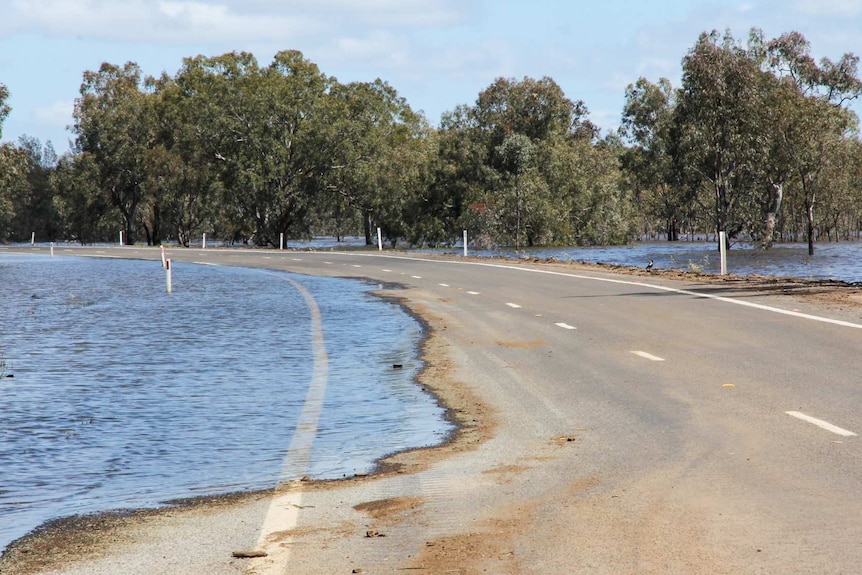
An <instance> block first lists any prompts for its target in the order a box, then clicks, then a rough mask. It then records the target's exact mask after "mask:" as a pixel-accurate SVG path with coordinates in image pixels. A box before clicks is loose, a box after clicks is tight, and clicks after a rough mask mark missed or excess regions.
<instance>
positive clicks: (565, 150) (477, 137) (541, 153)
mask: <svg viewBox="0 0 862 575" xmlns="http://www.w3.org/2000/svg"><path fill="white" fill-rule="evenodd" d="M462 115H463V116H464V118H463V121H462V122H461V125H456V126H457V128H458V132H457V133H459V134H461V135H462V137H464V138H469V139H470V140H472V142H473V145H472V146H463V147H462V150H471V151H472V152H471V154H472V155H471V156H470V158H471V161H472V162H473V164H472V165H471V167H470V168H469V170H468V171H466V173H465V175H467V176H469V177H471V178H472V179H473V184H472V185H471V186H470V187H469V188H468V189H469V191H470V194H469V195H466V196H465V197H464V198H463V199H462V203H464V204H466V206H467V209H466V210H465V211H464V217H465V219H470V220H472V222H471V223H473V225H474V226H476V227H478V228H479V229H480V230H481V231H482V233H485V234H487V235H488V236H489V237H490V238H491V239H492V240H493V241H505V242H510V243H512V244H514V245H515V246H516V247H520V245H521V241H522V238H523V240H524V241H525V243H526V244H527V245H533V244H539V243H542V244H550V243H558V244H559V243H568V242H571V241H580V242H585V243H589V242H592V241H593V240H594V239H595V238H596V237H597V235H596V234H595V233H593V232H591V231H589V228H590V225H591V224H592V223H593V221H592V218H593V217H594V216H595V217H602V216H601V215H600V214H601V213H602V212H603V210H604V209H605V208H610V207H611V206H612V205H613V204H614V201H611V202H610V203H608V204H602V201H603V198H606V197H607V198H609V197H610V196H605V195H604V194H603V192H606V191H608V190H607V189H605V190H603V191H601V192H600V191H599V190H597V189H596V188H594V187H592V186H593V184H595V183H596V181H595V180H592V179H591V174H590V173H589V170H583V171H582V170H580V168H582V167H586V166H592V167H596V166H595V165H594V164H592V163H591V161H592V160H593V159H596V158H597V157H598V156H595V155H593V154H592V152H593V151H594V149H593V148H594V147H595V145H596V143H597V141H596V136H597V134H598V130H597V129H596V128H595V126H594V125H593V124H592V123H591V122H590V121H589V119H588V111H587V108H586V106H584V104H583V102H581V101H572V100H570V99H568V98H567V97H566V96H565V94H564V93H563V91H562V89H561V88H560V87H559V85H557V84H556V83H555V82H554V81H553V80H551V79H550V78H542V79H540V80H535V79H532V78H524V79H523V80H520V81H518V80H513V79H505V78H498V79H497V80H496V81H495V82H494V83H493V84H491V85H490V86H489V87H488V88H487V89H485V90H483V91H482V92H481V93H480V94H479V97H478V98H477V100H476V104H475V106H473V107H470V108H465V109H464V110H463V111H462ZM606 159H608V161H609V164H608V167H610V169H611V170H615V171H616V172H617V173H618V172H619V166H618V163H617V161H616V158H606ZM477 160H478V162H480V163H477ZM581 160H584V163H583V165H582V166H579V165H578V164H579V162H580V161H581ZM573 178H574V179H573ZM619 183H620V182H619V181H617V182H616V183H615V184H614V185H617V184H619ZM626 201H628V200H626ZM599 206H601V207H600V208H599ZM605 215H606V214H605ZM610 221H614V219H613V218H612V219H611V220H610ZM611 235H615V234H611ZM622 235H626V233H623V234H622Z"/></svg>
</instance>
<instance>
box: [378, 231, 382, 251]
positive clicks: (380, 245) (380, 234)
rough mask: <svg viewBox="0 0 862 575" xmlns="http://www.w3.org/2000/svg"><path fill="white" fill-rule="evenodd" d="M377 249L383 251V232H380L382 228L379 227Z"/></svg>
mask: <svg viewBox="0 0 862 575" xmlns="http://www.w3.org/2000/svg"><path fill="white" fill-rule="evenodd" d="M377 251H379V252H382V251H383V234H382V233H381V232H380V228H377Z"/></svg>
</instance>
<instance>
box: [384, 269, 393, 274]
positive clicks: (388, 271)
mask: <svg viewBox="0 0 862 575" xmlns="http://www.w3.org/2000/svg"><path fill="white" fill-rule="evenodd" d="M383 271H385V272H390V273H391V272H392V270H387V269H384V270H383Z"/></svg>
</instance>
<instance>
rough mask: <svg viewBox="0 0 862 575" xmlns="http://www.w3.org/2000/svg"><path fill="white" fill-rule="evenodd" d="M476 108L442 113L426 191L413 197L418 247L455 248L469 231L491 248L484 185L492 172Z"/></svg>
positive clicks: (413, 213) (413, 218) (414, 228)
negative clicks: (479, 135) (481, 139)
mask: <svg viewBox="0 0 862 575" xmlns="http://www.w3.org/2000/svg"><path fill="white" fill-rule="evenodd" d="M476 130H478V127H477V125H476V121H475V118H473V115H472V109H471V108H470V107H468V106H465V105H461V106H458V107H456V108H455V109H454V110H452V111H448V112H446V113H444V114H443V116H442V118H441V121H440V128H439V129H438V130H437V132H436V134H435V141H436V145H435V146H434V147H433V151H432V152H431V154H432V156H431V162H430V166H429V172H430V173H429V177H430V181H429V183H428V186H427V187H426V188H425V189H423V190H422V191H421V193H420V194H419V195H418V196H416V197H415V198H414V205H413V208H412V210H411V213H412V234H411V236H412V239H411V241H412V242H413V243H415V244H428V245H433V246H436V245H452V244H453V243H454V242H455V240H457V239H458V238H460V237H461V231H462V230H463V229H469V230H470V234H471V236H472V237H473V238H478V239H479V240H480V241H483V242H485V243H488V241H489V239H490V237H491V235H492V230H491V229H490V227H489V226H488V225H487V223H488V218H486V212H487V211H488V206H487V204H486V203H485V198H484V182H485V179H486V173H487V172H488V171H489V170H490V168H489V167H488V166H487V164H486V159H487V153H488V152H487V148H486V146H485V145H484V143H483V142H481V141H480V139H479V138H478V136H477V135H476V134H475V133H474V132H475V131H476Z"/></svg>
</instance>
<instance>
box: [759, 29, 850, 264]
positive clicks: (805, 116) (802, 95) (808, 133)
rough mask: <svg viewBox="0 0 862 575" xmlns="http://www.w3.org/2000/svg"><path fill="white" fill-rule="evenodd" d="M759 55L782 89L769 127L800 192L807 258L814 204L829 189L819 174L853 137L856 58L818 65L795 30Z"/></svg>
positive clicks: (810, 248) (812, 235) (845, 57)
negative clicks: (777, 115)
mask: <svg viewBox="0 0 862 575" xmlns="http://www.w3.org/2000/svg"><path fill="white" fill-rule="evenodd" d="M765 53H766V57H767V60H766V61H767V65H768V69H769V70H770V71H771V72H772V73H774V74H775V75H776V76H777V77H778V79H779V81H781V82H782V84H783V85H784V86H785V87H786V88H785V89H784V90H783V94H782V95H783V97H784V100H783V105H784V106H786V107H787V112H786V116H785V122H783V123H781V124H779V125H777V126H775V127H776V128H777V129H778V131H779V133H780V134H781V142H782V144H783V147H782V150H783V154H784V155H785V156H786V157H787V158H788V159H789V160H790V161H791V162H792V164H791V166H792V167H791V169H792V173H793V174H794V176H795V178H796V180H797V182H798V185H799V188H800V190H801V192H802V199H803V203H804V209H805V219H806V225H807V230H806V236H807V240H808V253H809V254H813V253H814V239H815V222H816V220H815V213H814V208H815V204H816V202H817V198H818V196H819V195H820V194H823V193H827V191H828V190H829V187H830V186H829V182H828V181H826V180H825V178H824V177H823V175H824V173H825V171H826V170H827V168H828V166H829V165H830V163H832V162H833V161H834V160H835V157H836V155H837V154H839V153H840V151H841V148H842V146H843V144H844V142H845V141H846V139H847V138H848V137H851V136H852V135H854V130H855V128H856V124H857V121H858V118H856V116H855V114H854V113H853V112H852V111H851V110H849V109H848V108H847V104H848V103H849V102H850V101H851V100H854V99H856V98H858V97H859V96H860V94H862V81H860V79H859V75H858V63H859V58H858V57H857V56H855V55H853V54H851V53H847V54H844V55H843V56H842V57H841V59H840V60H838V61H837V62H833V61H832V60H830V59H828V58H823V59H821V60H820V62H819V63H818V62H816V61H815V60H814V58H813V57H812V56H811V54H810V44H809V43H808V41H807V40H806V39H805V38H804V36H802V34H799V33H798V32H790V33H787V34H783V35H781V36H780V37H778V38H776V39H774V40H771V41H769V42H767V43H766V44H765Z"/></svg>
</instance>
